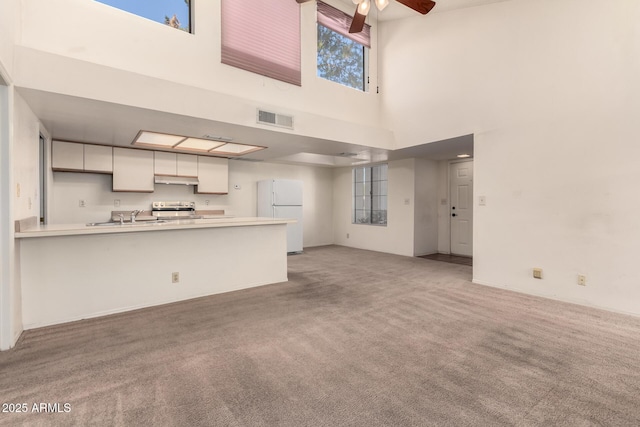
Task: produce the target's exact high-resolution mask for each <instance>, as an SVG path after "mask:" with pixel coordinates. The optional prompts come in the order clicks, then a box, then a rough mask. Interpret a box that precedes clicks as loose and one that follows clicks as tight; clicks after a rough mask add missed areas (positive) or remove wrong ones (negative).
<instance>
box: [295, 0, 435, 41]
mask: <svg viewBox="0 0 640 427" xmlns="http://www.w3.org/2000/svg"><path fill="white" fill-rule="evenodd" d="M296 1H297V2H298V3H306V2H308V1H310V0H296ZM351 1H353V3H354V4H356V5H357V6H356V13H355V14H354V15H353V20H352V21H351V27H349V32H350V33H359V32H360V31H362V29H363V28H364V20H365V18H366V17H367V14H368V13H369V9H371V0H351ZM396 1H397V2H398V3H402V4H403V5H405V6H407V7H409V8H411V9H413V10H415V11H416V12H419V13H421V14H423V15H426V14H427V13H429V12H430V11H431V9H433V7H434V6H435V5H436V2H435V1H431V0H396ZM373 2H374V3H375V4H376V7H377V8H378V10H383V9H384V8H385V7H387V5H388V4H389V0H373Z"/></svg>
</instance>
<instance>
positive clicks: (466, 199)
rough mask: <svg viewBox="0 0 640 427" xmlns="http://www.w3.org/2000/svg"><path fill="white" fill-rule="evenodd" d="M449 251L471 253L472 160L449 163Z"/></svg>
mask: <svg viewBox="0 0 640 427" xmlns="http://www.w3.org/2000/svg"><path fill="white" fill-rule="evenodd" d="M449 170H450V179H449V183H450V191H449V193H450V196H449V200H450V201H451V204H450V209H449V211H450V212H449V215H450V219H451V253H452V254H456V255H464V256H472V255H473V161H472V160H469V161H465V162H456V163H451V165H450V168H449Z"/></svg>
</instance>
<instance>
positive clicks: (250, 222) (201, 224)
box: [15, 217, 296, 239]
mask: <svg viewBox="0 0 640 427" xmlns="http://www.w3.org/2000/svg"><path fill="white" fill-rule="evenodd" d="M295 222H296V220H295V219H281V218H260V217H246V218H232V217H219V218H205V219H185V220H177V221H167V222H160V221H158V222H157V221H140V222H136V223H133V224H131V223H124V224H116V225H102V226H101V225H95V226H91V225H87V224H53V225H41V226H38V227H35V228H33V229H29V230H25V231H21V232H18V233H16V234H15V237H16V239H24V238H30V237H54V236H77V235H89V234H112V233H138V232H148V231H165V230H183V229H192V228H215V227H247V226H257V225H276V224H289V223H295Z"/></svg>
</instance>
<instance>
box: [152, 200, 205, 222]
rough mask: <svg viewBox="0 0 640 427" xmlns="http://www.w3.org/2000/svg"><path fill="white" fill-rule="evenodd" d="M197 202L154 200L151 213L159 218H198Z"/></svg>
mask: <svg viewBox="0 0 640 427" xmlns="http://www.w3.org/2000/svg"><path fill="white" fill-rule="evenodd" d="M195 212H196V202H153V203H152V204H151V215H153V216H155V217H157V218H158V219H198V218H200V216H198V215H196V214H195Z"/></svg>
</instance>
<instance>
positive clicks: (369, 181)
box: [351, 163, 389, 227]
mask: <svg viewBox="0 0 640 427" xmlns="http://www.w3.org/2000/svg"><path fill="white" fill-rule="evenodd" d="M375 169H381V170H384V173H382V171H380V172H378V174H382V176H384V179H378V180H374V179H373V177H374V174H375V172H374V170H375ZM366 170H368V176H367V172H366ZM358 171H365V172H364V173H363V175H364V180H363V181H358V176H357V174H358ZM374 183H379V189H378V192H377V193H376V192H375V187H376V186H375V185H374ZM351 186H352V187H351V189H352V193H351V201H352V207H351V223H352V224H356V225H374V226H379V227H386V226H387V224H388V223H389V206H388V205H389V202H388V201H389V165H388V163H378V164H372V165H367V166H359V167H354V168H352V170H351ZM358 186H363V187H364V190H363V191H362V194H361V195H358V194H357V193H358V188H357V187H358ZM367 186H369V193H368V194H366V193H367V192H366V188H367ZM382 188H384V190H385V191H384V192H382V191H381V190H382ZM383 193H384V194H383ZM367 197H368V198H369V202H368V206H364V205H366V200H367ZM375 197H378V198H381V197H384V209H374V198H375ZM360 198H362V199H363V200H364V203H363V206H364V209H358V201H359V199H360ZM381 200H382V199H381ZM360 211H365V213H366V214H367V219H368V221H367V222H362V221H359V220H358V212H360ZM374 212H384V222H373V217H374Z"/></svg>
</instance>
